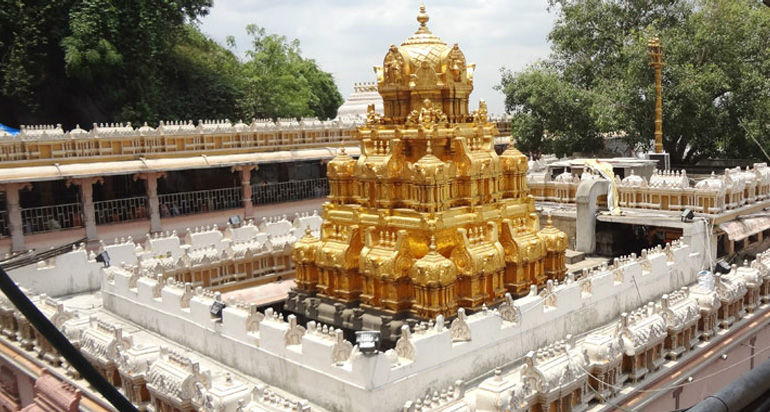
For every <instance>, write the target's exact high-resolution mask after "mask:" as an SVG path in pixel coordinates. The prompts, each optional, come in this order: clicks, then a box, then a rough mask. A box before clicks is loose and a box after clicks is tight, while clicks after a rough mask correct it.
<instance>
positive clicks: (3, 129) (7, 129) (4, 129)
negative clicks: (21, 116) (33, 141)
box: [0, 123, 19, 136]
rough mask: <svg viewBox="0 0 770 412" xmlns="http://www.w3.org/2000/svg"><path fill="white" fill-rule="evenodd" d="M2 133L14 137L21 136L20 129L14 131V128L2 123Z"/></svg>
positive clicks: (0, 130) (0, 129)
mask: <svg viewBox="0 0 770 412" xmlns="http://www.w3.org/2000/svg"><path fill="white" fill-rule="evenodd" d="M0 132H8V133H10V134H12V135H14V136H16V135H17V134H19V129H14V128H13V127H8V126H6V125H4V124H2V123H0Z"/></svg>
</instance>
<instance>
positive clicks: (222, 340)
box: [102, 245, 702, 411]
mask: <svg viewBox="0 0 770 412" xmlns="http://www.w3.org/2000/svg"><path fill="white" fill-rule="evenodd" d="M672 252H673V253H672V256H673V261H671V262H669V261H667V260H668V257H667V255H666V254H665V253H662V252H661V253H659V252H654V251H653V252H650V254H649V255H648V256H647V258H646V260H645V259H639V260H635V259H627V260H624V261H621V262H619V265H618V268H617V270H618V271H619V272H616V271H615V270H613V268H608V269H607V270H605V271H603V272H601V273H595V274H593V275H591V276H590V277H588V278H586V279H581V280H578V281H576V282H572V283H565V284H562V285H558V286H556V287H555V288H554V291H553V295H552V297H555V299H551V298H549V297H546V300H547V302H546V300H544V298H543V297H541V296H539V295H538V296H527V297H524V298H522V299H518V300H516V302H515V305H516V306H518V307H519V308H520V311H521V314H522V315H521V318H520V321H519V322H518V323H510V322H507V321H503V319H502V318H501V317H500V315H499V313H498V312H497V311H496V310H488V311H486V313H484V312H479V313H477V314H474V315H472V316H469V317H467V322H468V326H469V329H470V335H471V340H470V341H466V342H452V336H451V332H450V330H449V329H444V330H443V331H442V332H436V331H435V330H429V331H417V332H415V333H414V334H413V336H412V339H411V344H412V345H413V347H414V353H415V355H414V360H408V359H405V358H397V357H396V356H394V355H395V354H394V353H390V354H384V353H379V354H377V355H373V356H363V355H360V354H359V355H357V356H354V357H353V358H352V359H351V360H349V361H347V362H344V363H342V365H341V366H336V365H335V364H334V362H333V360H332V347H333V346H334V341H333V340H332V339H331V338H330V337H329V336H320V334H319V333H318V332H317V333H316V334H312V333H305V335H304V336H303V337H302V338H301V342H302V343H301V344H300V345H289V346H287V345H286V331H287V330H288V329H289V323H288V322H286V321H283V320H276V319H273V318H271V317H270V316H269V315H268V316H267V319H265V320H263V321H262V322H261V323H260V325H259V331H258V332H249V331H247V329H246V328H247V326H246V319H247V318H248V310H247V309H246V308H244V307H236V306H230V307H227V308H226V309H225V310H224V311H223V320H222V321H221V322H218V321H215V320H212V318H211V315H210V314H209V312H208V309H209V307H210V306H211V303H213V301H214V299H213V296H211V295H207V294H205V293H201V292H198V293H196V295H195V296H194V297H192V298H191V299H190V307H189V308H182V307H181V304H180V303H181V300H182V296H183V294H184V288H183V286H182V285H172V286H164V287H163V288H162V290H161V298H157V299H156V298H153V297H152V290H153V288H154V287H155V285H156V280H155V279H151V278H141V279H139V280H138V281H137V288H136V289H129V288H128V285H129V283H128V279H129V274H128V273H127V272H125V271H120V270H117V268H115V269H116V270H115V273H114V281H113V282H112V283H110V282H107V281H104V282H103V292H102V295H103V300H104V306H105V308H107V309H109V310H111V311H113V312H115V313H117V314H119V315H120V316H122V317H126V318H128V319H130V320H132V321H134V322H136V323H138V324H141V325H143V326H145V327H147V328H149V329H152V330H154V331H155V332H158V333H161V334H162V335H164V336H166V337H168V338H170V339H173V340H175V341H177V342H179V343H181V344H183V345H186V346H189V347H190V348H192V349H194V350H197V351H200V352H202V353H204V354H206V355H208V356H211V357H212V358H215V359H217V360H218V361H220V362H223V363H225V364H227V365H230V366H232V367H235V368H238V369H239V370H242V371H243V372H244V373H248V374H251V375H253V376H255V377H257V378H260V379H263V380H265V381H266V382H267V383H268V384H270V385H275V386H278V387H283V388H287V389H291V390H292V391H296V393H297V395H299V396H301V397H305V398H308V399H310V400H311V401H313V402H315V403H318V404H320V405H322V406H324V407H326V408H329V409H331V410H366V408H367V407H370V406H371V405H378V409H379V410H384V411H396V410H400V408H401V407H402V406H403V405H402V404H401V402H402V400H403V399H405V398H407V399H414V398H417V397H420V396H424V395H425V394H426V393H428V392H431V393H432V391H434V390H437V389H440V388H442V387H446V386H448V385H451V384H453V383H454V380H456V379H458V378H460V379H464V380H466V381H467V380H469V379H472V378H475V377H477V376H480V375H483V374H485V373H487V372H488V371H490V370H492V369H494V368H495V367H498V366H501V365H506V364H509V363H511V362H514V361H516V360H517V359H519V358H520V357H521V356H523V355H524V354H526V352H527V351H529V350H532V349H534V348H538V347H542V346H544V345H546V344H548V343H552V342H553V340H554V339H563V338H564V337H565V336H566V335H567V334H570V333H573V334H577V333H581V332H584V331H586V330H590V329H592V328H596V327H598V326H601V325H603V324H606V323H608V322H612V321H613V320H615V319H617V317H618V316H619V315H620V313H621V312H624V311H631V310H633V309H635V308H638V307H640V306H642V305H643V304H645V303H646V302H648V301H651V300H654V299H657V298H658V297H660V296H661V295H662V294H663V293H666V292H670V291H672V290H675V289H678V288H680V287H682V286H685V285H689V284H691V283H694V282H695V280H696V279H695V276H696V272H697V270H699V269H700V266H701V259H702V255H700V254H698V253H691V249H690V247H689V246H687V245H681V246H680V247H678V248H674V249H673V250H672ZM643 267H649V271H647V270H644V269H643ZM105 276H107V275H106V274H105ZM585 282H590V284H586V285H584V283H585ZM396 394H398V395H397V396H396Z"/></svg>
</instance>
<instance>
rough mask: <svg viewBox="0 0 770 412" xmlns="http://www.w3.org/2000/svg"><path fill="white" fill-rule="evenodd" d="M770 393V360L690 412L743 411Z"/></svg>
mask: <svg viewBox="0 0 770 412" xmlns="http://www.w3.org/2000/svg"><path fill="white" fill-rule="evenodd" d="M768 391H770V360H768V361H765V362H763V363H762V364H761V365H759V366H758V367H756V368H754V369H752V370H751V371H749V372H748V373H746V374H745V375H743V376H741V377H740V378H738V379H736V380H734V381H732V382H730V383H729V384H728V385H727V386H725V387H724V388H722V389H721V390H720V391H719V392H717V393H715V394H713V395H709V396H707V397H706V398H705V399H703V400H702V401H700V402H699V403H698V404H696V405H695V406H693V407H692V408H690V409H689V411H688V412H731V411H732V412H735V411H741V410H743V409H744V408H746V407H747V406H748V405H749V404H751V403H752V402H754V401H755V400H757V399H760V397H761V396H762V395H764V394H765V393H766V392H768Z"/></svg>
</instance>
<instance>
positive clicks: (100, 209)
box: [94, 196, 149, 225]
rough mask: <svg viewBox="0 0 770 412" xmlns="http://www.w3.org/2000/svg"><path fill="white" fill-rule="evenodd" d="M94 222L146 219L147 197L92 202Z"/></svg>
mask: <svg viewBox="0 0 770 412" xmlns="http://www.w3.org/2000/svg"><path fill="white" fill-rule="evenodd" d="M94 214H95V216H96V224H97V225H104V224H107V223H119V222H130V221H132V220H141V219H148V218H149V212H148V210H147V197H146V196H139V197H129V198H122V199H112V200H102V201H98V202H94Z"/></svg>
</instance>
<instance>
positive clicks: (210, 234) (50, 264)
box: [9, 213, 322, 297]
mask: <svg viewBox="0 0 770 412" xmlns="http://www.w3.org/2000/svg"><path fill="white" fill-rule="evenodd" d="M321 223H322V220H321V217H320V216H318V214H317V213H313V214H308V213H302V214H296V215H295V217H294V220H293V221H288V220H286V217H285V216H283V217H275V218H271V219H263V221H262V222H261V223H260V224H259V225H256V224H255V223H254V222H253V221H248V222H246V223H244V224H243V225H241V226H240V227H236V228H234V227H232V226H230V225H229V224H228V225H227V227H225V228H224V231H222V230H220V229H219V228H217V226H216V225H214V226H213V227H212V226H209V227H196V228H188V229H187V234H186V235H185V238H184V242H182V239H180V238H179V236H178V235H177V233H176V231H173V232H166V233H162V234H161V233H155V234H153V235H148V236H147V239H146V241H145V242H144V246H141V245H140V244H138V243H135V242H134V240H133V239H132V238H131V237H128V238H121V239H117V238H116V239H115V240H114V242H113V243H112V244H105V243H104V242H101V246H100V250H99V252H102V251H104V252H107V255H108V256H109V257H110V263H111V264H112V265H113V266H123V265H124V264H125V265H128V266H137V265H138V266H140V267H152V268H154V267H156V266H157V265H155V263H156V261H158V260H169V261H171V262H173V264H177V262H178V260H179V259H180V258H182V257H184V256H185V254H186V253H187V252H195V251H196V250H199V248H206V247H212V246H213V248H214V249H216V251H217V252H218V256H219V255H220V254H221V253H222V251H224V250H226V249H227V248H228V247H229V246H231V245H233V244H237V243H239V242H247V241H251V240H254V241H257V242H258V243H259V244H260V245H261V244H264V243H266V242H269V243H270V245H271V246H273V248H274V249H275V250H276V252H275V253H282V252H281V250H282V249H283V248H284V247H286V246H287V245H289V246H290V245H292V244H293V243H294V242H295V241H297V240H298V239H299V238H300V237H302V236H304V235H305V228H306V227H310V228H311V232H312V233H313V235H314V236H319V234H320V227H321ZM300 227H302V228H303V229H302V230H301V231H300V230H299V229H298V228H300ZM268 253H273V252H272V251H270V252H268ZM96 255H97V253H94V252H88V251H87V250H86V249H85V247H84V246H83V245H82V244H81V245H80V247H75V248H73V250H72V251H70V252H67V253H64V254H61V255H59V256H56V257H54V258H51V259H48V260H44V261H40V262H38V263H36V264H32V265H27V266H23V267H20V268H17V269H14V270H11V271H10V272H9V274H10V275H11V278H12V279H13V280H14V281H15V282H16V283H18V284H19V285H20V286H22V287H24V288H26V289H28V290H31V291H34V292H35V293H45V294H46V295H48V296H54V297H56V296H65V295H73V294H77V293H85V292H92V291H96V290H99V287H100V286H101V273H100V269H101V268H102V267H103V266H104V265H103V264H102V263H100V262H96V260H95V258H96ZM161 263H167V262H161Z"/></svg>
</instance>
